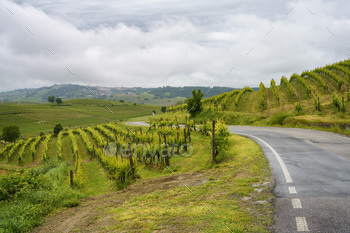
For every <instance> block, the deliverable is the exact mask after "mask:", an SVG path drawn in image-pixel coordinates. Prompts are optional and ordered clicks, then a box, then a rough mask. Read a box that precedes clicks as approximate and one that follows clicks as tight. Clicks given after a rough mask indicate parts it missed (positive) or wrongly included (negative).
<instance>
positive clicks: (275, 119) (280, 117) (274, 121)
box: [269, 112, 288, 125]
mask: <svg viewBox="0 0 350 233" xmlns="http://www.w3.org/2000/svg"><path fill="white" fill-rule="evenodd" d="M287 117H288V114H287V113H285V112H279V113H276V114H274V115H273V116H272V117H271V118H270V120H269V124H270V125H283V122H284V120H285V119H286V118H287Z"/></svg>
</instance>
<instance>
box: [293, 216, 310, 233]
mask: <svg viewBox="0 0 350 233" xmlns="http://www.w3.org/2000/svg"><path fill="white" fill-rule="evenodd" d="M295 221H296V222H297V229H298V231H309V227H308V226H307V222H306V219H305V217H296V218H295Z"/></svg>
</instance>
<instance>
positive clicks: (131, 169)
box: [128, 143, 134, 175]
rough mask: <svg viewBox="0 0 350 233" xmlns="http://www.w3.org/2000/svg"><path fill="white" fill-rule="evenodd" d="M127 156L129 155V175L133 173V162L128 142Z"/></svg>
mask: <svg viewBox="0 0 350 233" xmlns="http://www.w3.org/2000/svg"><path fill="white" fill-rule="evenodd" d="M128 156H129V162H130V173H131V175H134V163H133V161H132V151H131V144H130V143H128Z"/></svg>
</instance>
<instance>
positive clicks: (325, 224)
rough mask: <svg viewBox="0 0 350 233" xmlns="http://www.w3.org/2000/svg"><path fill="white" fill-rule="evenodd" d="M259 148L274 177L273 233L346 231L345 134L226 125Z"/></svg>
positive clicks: (348, 163) (349, 157)
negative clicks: (266, 159) (262, 151)
mask: <svg viewBox="0 0 350 233" xmlns="http://www.w3.org/2000/svg"><path fill="white" fill-rule="evenodd" d="M229 128H230V130H231V132H232V133H236V134H239V135H243V136H246V137H249V138H251V139H253V140H254V141H256V142H257V143H258V144H259V145H260V146H261V148H262V149H263V150H264V152H265V155H266V157H267V158H268V160H269V161H270V166H271V168H272V172H273V175H274V178H275V183H276V188H275V191H274V192H275V195H276V202H275V208H276V213H275V224H274V226H273V231H274V232H303V231H309V232H337V233H340V232H350V138H349V137H346V136H341V135H338V134H333V133H326V132H321V131H314V130H304V129H286V128H270V127H242V126H230V127H229Z"/></svg>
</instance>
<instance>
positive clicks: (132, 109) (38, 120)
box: [0, 99, 160, 137]
mask: <svg viewBox="0 0 350 233" xmlns="http://www.w3.org/2000/svg"><path fill="white" fill-rule="evenodd" d="M153 110H155V111H156V112H158V113H159V112H160V107H159V106H148V105H138V104H136V105H134V104H130V103H119V102H114V101H104V100H91V99H87V100H70V101H65V102H64V104H62V105H57V104H21V105H10V104H8V103H7V104H0V131H1V130H2V128H3V127H4V126H6V125H12V124H14V125H18V126H19V127H20V130H21V133H22V135H23V136H24V137H29V136H34V135H38V134H39V133H41V132H42V133H48V132H52V130H53V127H54V125H55V124H56V123H61V124H62V125H63V126H64V127H76V126H84V125H93V124H97V123H105V122H109V121H125V120H127V119H128V118H131V117H139V116H147V115H148V116H150V115H152V111H153Z"/></svg>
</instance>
